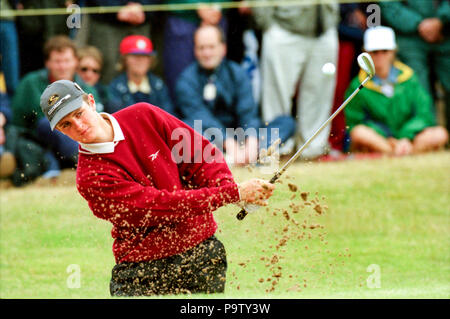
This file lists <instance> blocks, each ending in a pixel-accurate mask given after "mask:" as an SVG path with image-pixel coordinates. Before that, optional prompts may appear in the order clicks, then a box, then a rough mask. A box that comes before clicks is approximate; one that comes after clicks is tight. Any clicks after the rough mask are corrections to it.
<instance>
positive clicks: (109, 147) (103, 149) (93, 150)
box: [79, 113, 125, 154]
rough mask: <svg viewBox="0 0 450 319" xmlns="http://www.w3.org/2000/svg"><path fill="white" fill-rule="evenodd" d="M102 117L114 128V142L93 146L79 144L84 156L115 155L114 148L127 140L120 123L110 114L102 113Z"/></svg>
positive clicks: (93, 144)
mask: <svg viewBox="0 0 450 319" xmlns="http://www.w3.org/2000/svg"><path fill="white" fill-rule="evenodd" d="M100 115H101V116H102V117H103V118H104V119H108V120H109V121H110V122H111V124H112V128H113V133H114V138H113V140H112V142H104V143H92V144H84V143H79V144H80V146H81V149H80V150H79V151H80V153H83V154H107V153H114V148H115V147H116V145H117V144H118V143H119V142H120V141H122V140H124V139H125V136H124V135H123V132H122V129H121V128H120V125H119V122H117V120H116V119H115V118H114V116H112V115H111V114H108V113H100Z"/></svg>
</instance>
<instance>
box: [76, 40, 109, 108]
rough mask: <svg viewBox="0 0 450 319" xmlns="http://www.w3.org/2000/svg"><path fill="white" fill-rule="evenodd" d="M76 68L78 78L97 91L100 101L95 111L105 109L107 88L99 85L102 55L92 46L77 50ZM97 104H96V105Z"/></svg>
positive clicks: (107, 96) (107, 99)
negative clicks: (77, 61)
mask: <svg viewBox="0 0 450 319" xmlns="http://www.w3.org/2000/svg"><path fill="white" fill-rule="evenodd" d="M78 60H79V63H78V68H77V73H78V75H79V76H80V78H81V79H82V80H83V81H84V83H86V84H87V85H90V86H92V87H94V88H95V89H96V90H97V93H98V96H99V97H100V99H101V102H100V104H102V105H103V107H102V106H97V109H107V108H108V107H107V106H105V105H106V104H108V101H109V93H108V86H107V85H104V84H103V83H101V82H100V81H99V80H100V77H101V74H102V68H103V55H102V53H101V52H100V50H99V49H97V48H96V47H94V46H86V47H84V48H81V49H79V50H78ZM98 103H99V102H97V104H98Z"/></svg>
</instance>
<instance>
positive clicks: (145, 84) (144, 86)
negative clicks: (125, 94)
mask: <svg viewBox="0 0 450 319" xmlns="http://www.w3.org/2000/svg"><path fill="white" fill-rule="evenodd" d="M128 89H129V90H130V93H131V94H134V93H137V92H142V93H145V94H150V92H151V91H152V89H151V87H150V82H149V81H148V77H144V79H143V80H142V81H141V83H140V84H139V85H137V84H136V83H134V82H133V81H128Z"/></svg>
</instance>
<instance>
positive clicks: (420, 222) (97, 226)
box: [0, 152, 450, 298]
mask: <svg viewBox="0 0 450 319" xmlns="http://www.w3.org/2000/svg"><path fill="white" fill-rule="evenodd" d="M449 169H450V153H449V152H442V153H437V154H430V155H423V156H416V157H407V158H386V159H378V160H364V161H347V162H338V163H319V164H317V163H296V164H295V165H293V166H292V167H290V168H289V170H288V171H287V174H286V176H284V177H283V178H282V183H281V184H277V189H276V192H275V194H274V196H273V197H272V199H271V201H270V206H269V209H267V210H266V209H265V208H264V209H262V210H260V211H258V212H257V213H254V214H252V215H249V216H247V218H246V219H245V220H244V221H237V220H236V218H235V214H236V213H237V211H238V208H237V207H235V206H233V205H229V206H227V207H223V208H221V209H219V210H218V211H217V212H216V213H215V216H216V220H217V222H218V224H219V231H218V233H217V237H218V238H219V239H221V240H222V241H223V243H224V245H225V247H226V250H227V256H228V273H227V286H226V291H225V293H224V294H215V295H209V296H208V295H195V296H185V295H182V296H176V298H197V297H200V298H449V297H450V219H449V217H450V210H449V207H450V199H449V193H450V192H449V191H450V178H449V171H450V170H449ZM233 171H234V174H235V177H236V180H237V181H243V180H245V179H247V178H250V177H254V176H260V177H263V178H270V175H261V174H258V171H257V170H254V171H253V172H249V171H248V170H247V169H234V170H233ZM70 173H71V174H73V173H72V172H70ZM288 175H289V176H288ZM288 183H293V184H296V185H297V186H298V187H299V190H300V191H308V192H310V195H309V198H310V199H312V198H314V197H317V199H318V200H319V201H320V203H321V204H322V205H324V204H326V205H327V206H328V209H327V210H326V211H325V213H324V214H321V215H319V214H317V213H316V212H315V211H314V210H313V209H312V208H311V207H309V206H305V208H303V209H301V210H300V211H299V212H298V213H296V214H294V213H293V212H292V210H291V208H290V207H289V204H290V203H291V199H290V198H291V196H292V194H293V193H292V192H290V191H289V188H288V186H287V184H288ZM0 192H1V193H0V213H1V214H0V297H1V298H109V297H110V295H109V279H110V274H111V268H112V267H113V265H114V259H113V256H112V251H111V245H112V239H111V236H110V230H111V226H110V224H108V223H107V222H105V221H102V220H99V219H97V218H95V217H94V216H93V215H92V213H91V212H90V210H89V208H88V206H87V204H86V202H85V201H84V200H83V199H82V198H81V196H80V195H78V193H77V191H76V189H75V186H74V185H73V184H72V183H64V184H61V185H58V186H51V185H48V184H47V185H45V184H44V185H42V184H41V185H39V184H38V186H36V185H30V186H28V187H25V188H21V189H13V188H8V189H1V190H0ZM316 193H317V195H316ZM293 202H295V203H303V200H302V199H300V197H299V196H298V195H297V196H296V198H295V199H294V200H293ZM284 209H286V210H287V211H288V212H289V215H290V220H289V221H288V220H286V218H285V217H284V216H283V213H282V210H284ZM274 212H275V213H276V215H274V214H273V213H274ZM292 220H294V221H296V222H297V223H298V226H296V225H295V224H294V223H293V221H292ZM304 222H305V223H306V225H308V226H309V225H311V224H320V225H322V227H323V228H315V229H309V228H308V227H306V228H305V229H303V227H302V226H301V225H302V224H303V223H304ZM286 226H288V228H286ZM285 228H286V229H285ZM283 229H285V230H286V231H285V232H284V231H283ZM285 235H287V236H288V240H287V242H286V244H285V245H284V246H281V247H278V248H277V247H276V246H277V244H278V243H279V242H280V240H281V238H282V237H283V236H285ZM301 235H303V236H301ZM299 236H300V237H299ZM274 255H277V257H278V258H279V261H278V262H276V263H275V264H274V265H275V267H278V266H279V267H281V269H278V268H275V269H272V270H271V269H270V266H267V264H268V263H270V259H271V258H272V257H273V256H274ZM262 258H263V259H264V260H261V259H262ZM72 264H76V265H79V267H80V270H81V287H80V288H72V289H71V288H68V285H67V279H68V277H69V276H70V273H67V267H68V266H69V265H72ZM372 264H375V265H378V266H379V269H380V272H379V275H380V276H379V278H380V288H370V287H369V286H368V283H367V279H368V278H369V276H371V275H373V273H371V272H368V271H367V270H368V266H369V265H372ZM274 272H279V273H281V278H279V281H278V283H277V285H276V286H275V289H274V290H272V291H271V287H272V285H271V282H269V281H267V278H269V277H270V278H273V277H272V275H273V273H274ZM260 279H264V282H263V283H260V282H259V280H260ZM166 298H173V297H172V296H171V297H166Z"/></svg>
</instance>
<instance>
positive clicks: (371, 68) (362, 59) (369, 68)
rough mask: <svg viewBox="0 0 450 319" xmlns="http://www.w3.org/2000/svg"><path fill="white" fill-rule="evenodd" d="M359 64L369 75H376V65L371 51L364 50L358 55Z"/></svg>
mask: <svg viewBox="0 0 450 319" xmlns="http://www.w3.org/2000/svg"><path fill="white" fill-rule="evenodd" d="M358 64H359V67H360V68H361V69H363V70H364V72H366V73H367V75H368V76H369V77H373V76H374V75H375V65H374V64H373V60H372V57H371V56H370V54H369V53H367V52H363V53H361V54H360V55H358Z"/></svg>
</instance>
